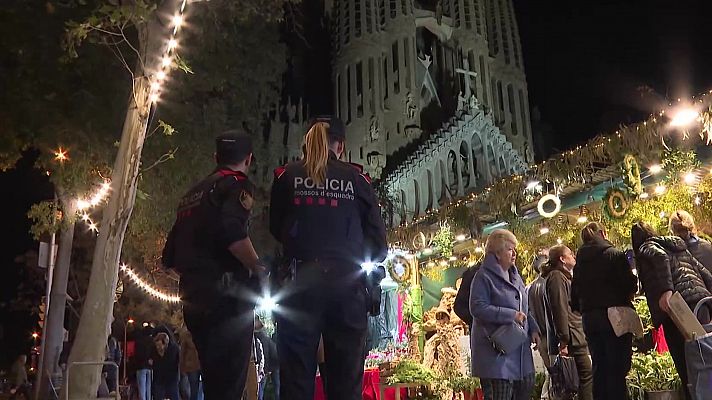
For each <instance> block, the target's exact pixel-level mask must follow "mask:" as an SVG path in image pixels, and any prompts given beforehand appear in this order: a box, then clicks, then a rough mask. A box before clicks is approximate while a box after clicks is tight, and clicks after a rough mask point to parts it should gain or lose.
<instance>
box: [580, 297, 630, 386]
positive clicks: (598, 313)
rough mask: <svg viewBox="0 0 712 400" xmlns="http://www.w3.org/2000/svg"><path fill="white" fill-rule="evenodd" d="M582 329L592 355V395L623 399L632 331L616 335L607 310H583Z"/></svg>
mask: <svg viewBox="0 0 712 400" xmlns="http://www.w3.org/2000/svg"><path fill="white" fill-rule="evenodd" d="M583 330H584V332H585V333H586V340H588V348H589V350H590V351H591V358H592V359H593V398H594V399H596V400H625V399H627V398H628V389H627V387H626V381H625V377H626V375H628V371H630V364H631V357H632V356H633V335H631V334H625V335H623V336H621V337H617V336H616V334H615V333H614V332H613V327H612V326H611V323H610V322H609V321H608V311H607V310H593V311H589V312H586V313H584V314H583Z"/></svg>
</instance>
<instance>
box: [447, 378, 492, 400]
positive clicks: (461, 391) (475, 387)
mask: <svg viewBox="0 0 712 400" xmlns="http://www.w3.org/2000/svg"><path fill="white" fill-rule="evenodd" d="M446 386H447V388H448V389H450V390H452V392H453V395H454V396H455V398H457V397H456V396H457V395H462V396H461V397H460V398H464V399H465V400H482V399H484V396H483V395H482V386H481V385H480V379H479V378H476V377H472V376H462V375H460V376H451V377H449V378H447V381H446Z"/></svg>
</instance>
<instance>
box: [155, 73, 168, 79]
mask: <svg viewBox="0 0 712 400" xmlns="http://www.w3.org/2000/svg"><path fill="white" fill-rule="evenodd" d="M156 79H158V80H159V81H162V80H164V79H166V73H165V72H163V71H158V72H157V73H156Z"/></svg>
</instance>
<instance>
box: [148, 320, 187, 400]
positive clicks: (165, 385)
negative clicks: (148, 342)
mask: <svg viewBox="0 0 712 400" xmlns="http://www.w3.org/2000/svg"><path fill="white" fill-rule="evenodd" d="M153 342H154V343H155V345H156V350H155V352H154V353H153V357H152V360H153V398H154V399H170V400H180V395H179V394H178V379H179V376H180V375H179V372H178V368H179V358H180V349H179V348H178V345H177V344H176V343H175V342H172V341H171V340H170V339H169V338H168V334H167V333H165V332H160V333H158V334H156V337H155V338H154V339H153Z"/></svg>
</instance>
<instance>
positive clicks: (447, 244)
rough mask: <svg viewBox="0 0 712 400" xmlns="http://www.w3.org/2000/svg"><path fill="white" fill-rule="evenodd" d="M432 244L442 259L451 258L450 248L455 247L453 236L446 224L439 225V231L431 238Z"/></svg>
mask: <svg viewBox="0 0 712 400" xmlns="http://www.w3.org/2000/svg"><path fill="white" fill-rule="evenodd" d="M433 244H434V245H435V247H436V248H437V250H438V251H439V253H440V255H442V256H443V257H446V258H447V257H450V256H452V248H453V246H454V245H455V234H454V233H453V232H452V229H451V228H450V225H449V224H448V223H447V222H443V223H441V224H440V229H438V232H437V233H436V234H435V236H433Z"/></svg>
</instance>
